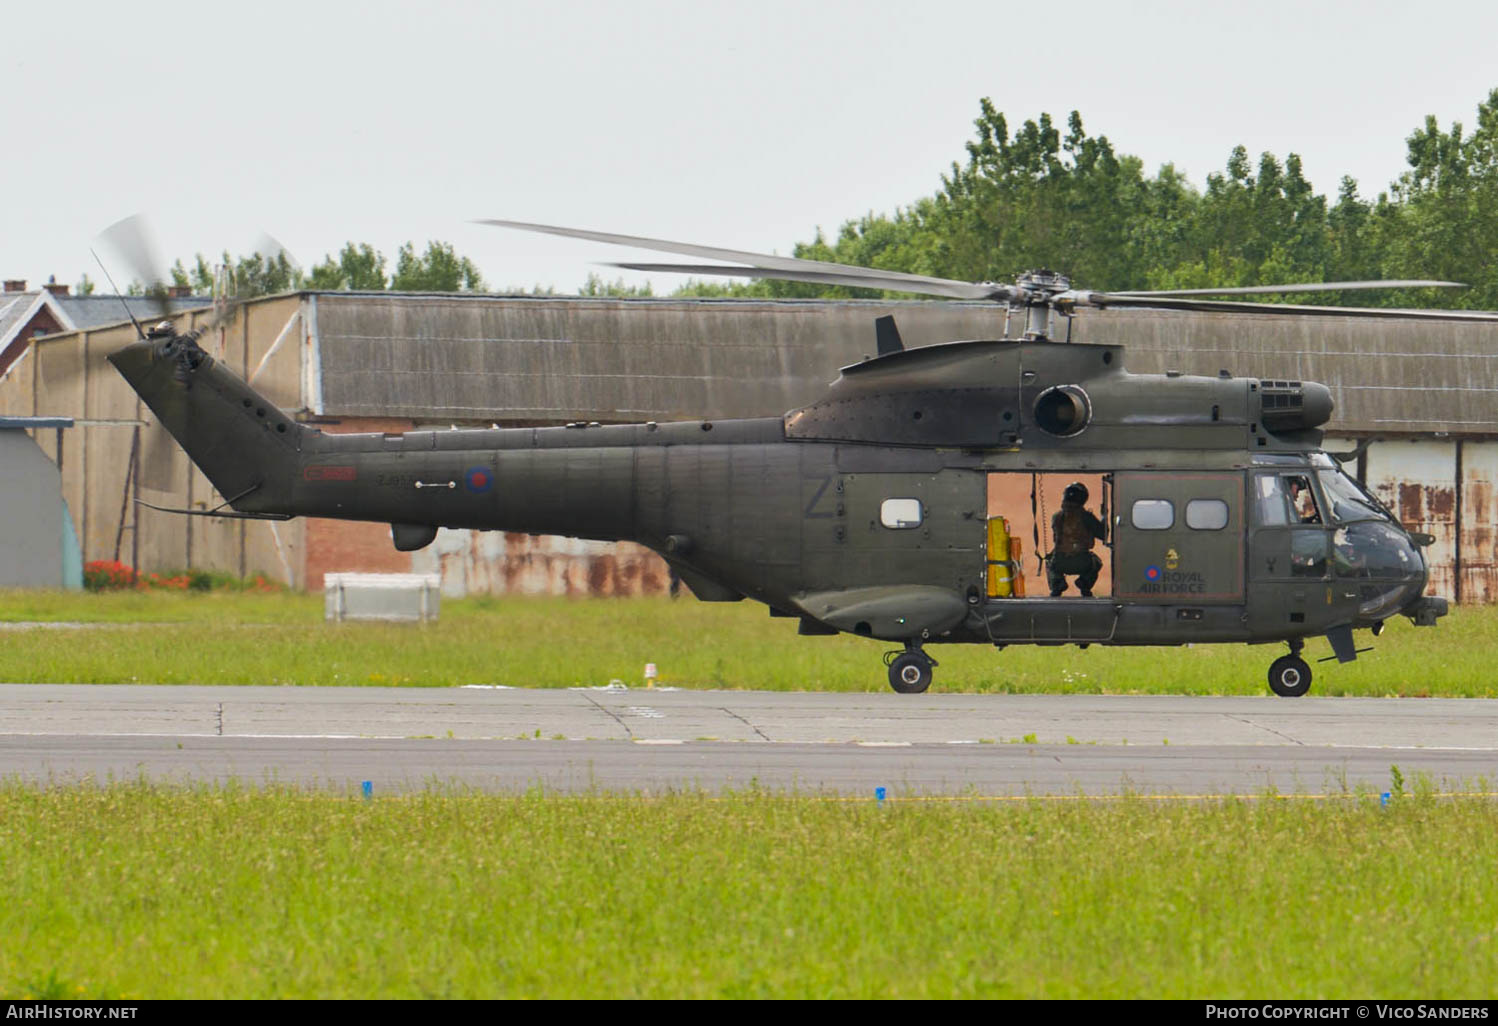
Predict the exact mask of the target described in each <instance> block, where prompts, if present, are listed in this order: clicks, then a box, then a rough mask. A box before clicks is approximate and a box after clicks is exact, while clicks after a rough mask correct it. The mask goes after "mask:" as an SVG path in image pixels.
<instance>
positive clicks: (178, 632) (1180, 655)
mask: <svg viewBox="0 0 1498 1026" xmlns="http://www.w3.org/2000/svg"><path fill="white" fill-rule="evenodd" d="M6 621H9V622H13V623H14V622H18V621H20V622H28V621H67V622H79V623H87V624H95V625H102V626H95V627H86V628H78V629H73V628H57V629H0V681H12V682H23V683H24V682H58V683H128V682H132V681H138V682H157V683H167V684H188V683H202V684H309V685H327V684H340V685H369V684H382V685H391V684H394V685H415V686H451V685H456V684H475V683H482V684H509V685H514V686H523V687H571V686H576V685H598V684H607V683H609V682H610V681H611V680H619V681H622V682H624V683H626V684H629V685H631V686H639V685H643V683H644V681H643V679H642V675H643V669H644V665H645V663H647V662H653V663H656V664H657V665H658V666H659V667H660V673H661V680H660V683H662V684H669V685H675V686H679V687H692V688H703V687H708V688H756V689H776V690H783V689H791V690H837V691H882V690H884V689H886V688H887V687H888V684H887V683H886V680H885V674H884V667H883V664H882V662H881V661H880V655H881V654H882V653H883V652H884V650H885V649H886V648H888V647H889V646H887V645H885V644H883V643H881V642H874V641H868V640H864V639H859V638H852V637H849V636H846V635H844V636H839V637H836V638H830V637H823V638H817V637H813V638H802V637H798V636H797V634H796V622H795V621H794V620H785V619H772V618H771V617H770V616H768V615H767V612H766V610H765V608H764V607H763V606H761V605H759V604H757V603H751V602H741V603H726V604H714V603H703V602H697V601H695V600H693V599H690V598H683V599H679V600H676V601H672V600H669V599H656V598H639V599H584V600H567V599H554V598H476V599H468V600H464V601H448V602H445V603H444V604H443V607H442V616H441V619H440V620H439V621H438V622H437V623H434V624H428V625H424V626H423V625H404V624H402V625H386V624H341V625H329V624H324V623H323V620H322V600H321V598H320V597H319V596H315V595H311V596H309V595H298V594H275V595H263V594H254V593H244V592H210V593H206V594H194V593H189V594H167V593H150V592H146V593H138V592H125V593H98V594H94V593H76V592H75V593H58V592H53V593H47V592H0V624H3V622H6ZM1368 643H1372V644H1373V645H1374V646H1375V651H1373V652H1370V653H1367V654H1366V655H1364V656H1362V657H1360V658H1359V659H1358V661H1357V662H1355V663H1352V664H1349V665H1338V664H1336V663H1326V664H1320V665H1316V664H1314V662H1313V668H1314V671H1315V674H1316V682H1315V684H1314V685H1313V688H1312V694H1315V695H1379V696H1382V695H1398V696H1423V695H1449V696H1466V697H1498V675H1495V674H1494V673H1493V672H1492V669H1491V668H1492V667H1493V666H1494V665H1495V664H1498V608H1489V607H1468V608H1463V609H1458V610H1456V611H1455V612H1453V613H1452V615H1451V616H1449V617H1447V618H1445V619H1443V620H1442V621H1441V623H1440V625H1439V626H1437V627H1435V628H1419V629H1417V628H1414V627H1412V626H1410V625H1409V623H1408V621H1406V620H1404V619H1395V620H1393V621H1391V622H1390V623H1389V627H1388V630H1387V631H1386V632H1385V633H1384V635H1383V637H1382V638H1380V639H1378V640H1377V641H1373V640H1372V639H1371V638H1367V637H1366V635H1360V636H1359V644H1368ZM930 651H931V652H932V653H933V654H934V655H935V656H936V658H937V660H938V661H939V662H940V664H941V665H940V667H939V669H938V670H937V671H936V683H935V685H934V689H935V690H938V691H968V692H1007V693H1036V692H1057V693H1059V692H1088V693H1113V694H1120V693H1122V694H1127V693H1162V694H1247V695H1256V694H1266V693H1267V687H1266V685H1265V679H1264V675H1265V672H1266V671H1267V669H1268V665H1269V663H1270V661H1271V660H1272V659H1274V658H1275V657H1276V656H1278V655H1280V654H1281V653H1282V652H1283V651H1284V649H1283V647H1282V646H1278V645H1262V646H1246V645H1204V646H1196V647H1189V648H1188V647H1180V648H1141V649H1127V648H1113V649H1108V648H1100V647H1096V646H1094V647H1092V648H1090V649H1087V650H1085V651H1084V650H1080V649H1077V648H1074V647H1066V648H1034V647H1012V648H1008V649H1005V650H1004V651H1002V652H999V651H995V650H993V649H991V648H988V647H987V646H980V645H969V646H941V645H934V646H932V647H931V649H930ZM1306 654H1307V658H1308V659H1309V660H1312V661H1314V660H1315V659H1317V658H1320V657H1322V656H1325V655H1329V654H1330V649H1329V646H1328V645H1327V644H1326V642H1325V641H1324V640H1319V639H1318V640H1314V641H1312V642H1310V643H1309V644H1308V645H1307V646H1306Z"/></svg>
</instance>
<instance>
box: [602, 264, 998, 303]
mask: <svg viewBox="0 0 1498 1026" xmlns="http://www.w3.org/2000/svg"><path fill="white" fill-rule="evenodd" d="M804 262H805V263H807V264H811V265H812V266H813V267H823V268H839V267H841V266H843V265H841V264H828V263H822V262H820V261H815V260H807V261H804ZM607 266H609V267H622V268H624V269H625V270H628V271H665V272H669V273H671V274H721V275H727V276H729V277H739V278H776V279H779V280H781V281H804V282H810V283H812V284H815V285H845V286H847V287H848V288H855V289H889V290H890V291H892V292H917V293H920V294H922V295H928V296H944V297H946V298H948V299H1003V298H1007V297H1006V296H1005V295H1004V291H1006V287H1005V286H1002V285H999V286H995V285H977V284H973V283H971V282H960V281H953V282H949V283H943V284H936V283H934V282H930V281H926V282H919V283H916V284H911V283H910V282H908V281H906V280H905V277H904V276H903V275H901V274H900V273H899V272H897V271H895V272H888V273H886V274H868V275H864V274H844V273H842V272H840V271H838V270H802V269H799V268H798V269H773V268H763V267H726V266H724V265H722V264H635V263H610V264H608V265H607ZM996 293H998V294H997V295H996Z"/></svg>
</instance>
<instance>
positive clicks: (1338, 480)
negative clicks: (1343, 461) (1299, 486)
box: [1316, 470, 1388, 524]
mask: <svg viewBox="0 0 1498 1026" xmlns="http://www.w3.org/2000/svg"><path fill="white" fill-rule="evenodd" d="M1316 476H1317V477H1318V478H1320V480H1321V490H1322V491H1323V492H1325V493H1326V501H1327V505H1329V506H1330V507H1331V514H1332V519H1333V520H1335V521H1336V522H1338V523H1341V524H1346V523H1351V522H1353V521H1357V520H1385V519H1387V518H1388V514H1387V513H1386V512H1385V510H1384V508H1383V507H1382V506H1380V505H1379V503H1378V501H1377V500H1376V499H1374V498H1373V497H1372V496H1371V495H1369V494H1368V493H1367V492H1365V491H1364V490H1363V489H1362V488H1361V487H1359V486H1358V483H1357V482H1356V481H1354V480H1353V479H1352V478H1350V477H1348V476H1347V475H1346V474H1344V473H1342V472H1341V471H1340V470H1318V471H1317V472H1316Z"/></svg>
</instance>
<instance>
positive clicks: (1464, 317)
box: [1077, 292, 1498, 324]
mask: <svg viewBox="0 0 1498 1026" xmlns="http://www.w3.org/2000/svg"><path fill="white" fill-rule="evenodd" d="M1077 295H1078V299H1077V304H1078V305H1079V306H1095V307H1099V308H1101V309H1107V308H1109V307H1119V308H1127V309H1157V310H1197V311H1202V312H1205V313H1255V314H1260V313H1262V314H1286V315H1296V314H1299V315H1301V316H1316V317H1381V318H1386V319H1390V320H1413V321H1479V322H1483V323H1487V324H1498V312H1493V311H1488V310H1399V309H1395V308H1392V307H1378V306H1373V307H1369V306H1301V305H1298V304H1295V303H1240V302H1235V301H1233V300H1212V299H1173V298H1170V297H1167V296H1150V295H1144V296H1130V295H1123V294H1120V293H1117V292H1091V293H1088V292H1082V293H1078V294H1077Z"/></svg>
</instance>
